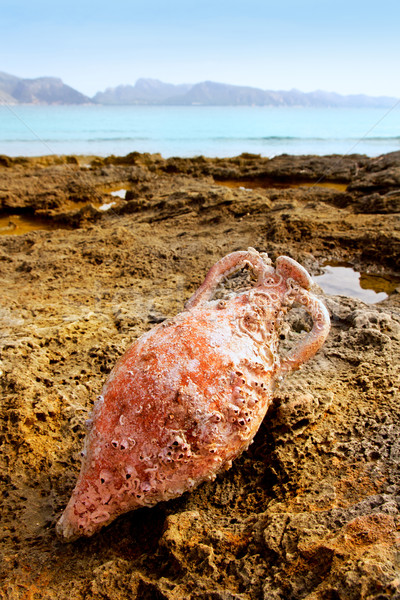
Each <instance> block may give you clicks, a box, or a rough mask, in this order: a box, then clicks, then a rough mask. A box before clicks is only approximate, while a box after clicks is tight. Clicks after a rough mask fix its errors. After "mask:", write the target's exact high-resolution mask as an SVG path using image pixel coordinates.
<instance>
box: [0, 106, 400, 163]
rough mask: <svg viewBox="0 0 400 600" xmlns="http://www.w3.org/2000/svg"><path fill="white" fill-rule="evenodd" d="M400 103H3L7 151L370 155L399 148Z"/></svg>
mask: <svg viewBox="0 0 400 600" xmlns="http://www.w3.org/2000/svg"><path fill="white" fill-rule="evenodd" d="M399 115H400V108H399V107H397V108H396V109H394V110H393V111H391V112H390V113H387V109H378V108H374V109H367V108H362V109H354V108H353V109H351V108H310V107H271V106H263V107H260V106H100V105H97V106H96V105H83V106H56V105H54V106H40V105H37V106H35V105H16V106H13V107H8V106H5V105H3V106H0V154H6V155H9V156H18V155H22V156H40V155H44V154H83V155H97V156H108V155H110V154H116V155H119V156H121V155H125V154H128V153H129V152H133V151H138V152H151V153H156V152H159V153H161V154H162V156H164V157H165V158H168V157H170V156H182V157H185V156H186V157H187V156H198V155H204V156H210V157H216V156H219V157H227V156H237V155H239V154H241V153H242V152H250V153H255V154H261V156H268V157H272V156H276V155H278V154H283V153H287V154H318V155H323V154H351V153H352V152H357V153H359V154H367V155H368V156H378V155H380V154H384V153H386V152H392V151H394V150H398V149H399V148H400V137H399Z"/></svg>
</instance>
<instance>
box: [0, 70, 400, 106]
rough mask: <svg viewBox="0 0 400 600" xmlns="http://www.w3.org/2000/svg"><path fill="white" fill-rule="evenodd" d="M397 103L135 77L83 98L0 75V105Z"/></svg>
mask: <svg viewBox="0 0 400 600" xmlns="http://www.w3.org/2000/svg"><path fill="white" fill-rule="evenodd" d="M397 101H398V99H397V98H393V97H389V96H367V95H364V94H352V95H348V96H344V95H341V94H337V93H335V92H326V91H322V90H317V91H314V92H301V91H299V90H296V89H293V90H288V91H283V90H278V91H273V90H262V89H260V88H254V87H248V86H240V85H230V84H225V83H217V82H213V81H203V82H201V83H196V84H180V85H175V84H172V83H164V82H162V81H159V80H158V79H146V78H142V79H138V80H137V81H136V83H135V84H134V85H119V86H117V87H114V88H107V89H106V90H104V91H102V92H101V91H99V92H97V93H96V94H95V95H94V96H93V97H89V96H86V95H85V94H82V93H81V92H79V91H78V90H76V89H74V88H72V87H70V86H68V85H66V84H65V83H63V81H62V80H61V79H60V78H57V77H38V78H35V79H26V78H25V79H24V78H21V77H17V76H15V75H10V74H8V73H3V72H0V104H9V105H15V104H43V105H47V104H61V105H62V104H69V105H82V104H99V105H113V106H116V105H120V106H284V107H302V106H303V107H310V108H324V107H326V108H390V107H392V106H394V105H395V103H396V102H397Z"/></svg>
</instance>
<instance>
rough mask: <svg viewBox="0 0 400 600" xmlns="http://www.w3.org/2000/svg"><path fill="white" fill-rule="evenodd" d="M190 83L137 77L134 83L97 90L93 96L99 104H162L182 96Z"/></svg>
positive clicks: (188, 88)
mask: <svg viewBox="0 0 400 600" xmlns="http://www.w3.org/2000/svg"><path fill="white" fill-rule="evenodd" d="M191 87H192V86H191V85H186V84H181V85H173V84H172V83H163V82H162V81H159V80H158V79H138V80H137V82H136V83H135V85H119V86H118V87H116V88H107V89H106V90H105V91H104V92H97V94H96V95H95V96H94V97H93V101H94V102H98V103H99V104H162V103H163V102H165V101H166V100H168V98H170V97H173V96H183V95H184V94H185V93H186V92H188V91H189V90H190V89H191Z"/></svg>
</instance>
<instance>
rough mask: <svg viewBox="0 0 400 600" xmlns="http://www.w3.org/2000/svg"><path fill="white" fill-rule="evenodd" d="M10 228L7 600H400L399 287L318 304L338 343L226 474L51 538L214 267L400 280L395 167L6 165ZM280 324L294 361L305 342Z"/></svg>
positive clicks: (320, 162)
mask: <svg viewBox="0 0 400 600" xmlns="http://www.w3.org/2000/svg"><path fill="white" fill-rule="evenodd" d="M0 224H1V225H0V233H3V234H5V235H1V236H0V260H1V280H2V294H1V304H0V311H1V332H2V336H1V342H0V343H1V364H0V369H1V403H0V419H1V456H0V477H1V503H2V505H1V513H0V514H1V531H0V538H1V542H0V544H1V548H0V549H1V559H2V560H1V566H0V598H1V600H23V599H35V600H39V599H46V600H47V599H48V600H50V599H57V600H64V599H65V600H67V599H69V600H106V599H107V600H108V599H110V600H125V599H126V600H128V599H129V600H130V599H136V598H137V599H138V600H145V599H150V598H151V599H153V598H154V599H157V600H158V599H163V600H178V599H181V598H190V599H191V600H192V599H193V600H195V599H196V600H197V599H198V600H200V599H201V600H253V599H254V600H256V599H257V600H258V599H264V600H270V599H271V600H298V599H303V598H304V599H308V600H353V599H354V600H355V599H359V598H360V599H361V598H362V599H369V600H372V599H376V600H378V599H379V600H384V599H386V598H387V599H389V598H399V599H400V576H399V573H400V562H399V555H400V518H399V514H400V513H399V511H400V470H399V459H400V402H399V400H400V398H399V384H400V373H399V371H400V369H399V356H400V352H399V351H400V289H399V288H398V289H397V291H396V290H394V291H393V293H391V295H389V297H388V298H387V299H386V300H384V301H383V302H380V303H378V304H374V305H368V304H365V303H363V302H361V301H360V300H357V299H354V298H348V297H344V296H327V295H325V294H324V293H323V291H322V290H321V289H319V288H318V287H317V286H315V290H314V291H315V292H316V293H317V294H319V295H320V296H321V297H322V298H323V300H324V302H325V304H326V306H327V307H328V309H329V312H330V314H331V319H332V330H331V333H330V336H329V338H328V340H327V342H326V343H325V345H324V347H323V349H322V350H321V351H320V352H319V353H318V355H317V356H316V357H315V358H314V359H313V360H312V361H310V362H309V363H307V365H305V366H304V368H303V369H302V370H301V371H299V372H297V373H295V374H294V375H291V376H290V377H288V378H287V379H286V380H285V381H284V382H283V383H282V384H281V385H280V386H279V388H277V390H276V395H275V400H274V404H273V406H272V408H271V409H270V411H269V412H268V414H267V416H266V418H265V420H264V423H263V425H262V427H261V428H260V430H259V432H258V434H257V436H256V438H255V443H254V444H253V445H252V446H251V448H250V450H249V451H247V452H246V453H245V454H243V455H242V456H241V457H240V458H239V459H238V460H237V461H236V462H235V463H234V464H233V466H232V468H231V469H230V470H229V471H227V472H226V473H224V474H222V475H220V476H219V477H218V478H217V480H216V481H215V482H212V483H207V484H203V485H201V486H200V487H199V488H197V489H196V490H195V491H194V492H193V493H191V494H185V495H184V496H182V497H181V498H178V499H176V500H173V501H170V502H168V503H162V504H159V505H158V506H156V507H155V508H152V509H140V510H138V511H135V512H133V513H130V514H127V515H124V516H122V517H120V518H119V519H118V520H117V521H115V522H114V523H112V524H111V525H110V526H109V527H108V528H106V529H105V530H104V531H102V532H100V533H99V534H98V535H96V536H94V537H93V538H90V539H80V540H78V541H76V542H73V543H71V544H63V543H62V542H61V541H59V540H58V539H57V537H56V535H55V523H56V521H57V519H58V517H59V516H60V514H61V512H62V510H63V508H64V507H65V505H66V503H67V501H68V498H69V496H70V493H71V490H72V488H73V487H74V484H75V480H76V477H77V474H78V471H79V466H80V457H79V453H80V450H81V446H82V440H83V438H84V436H85V420H86V419H87V418H88V415H89V414H90V410H91V407H92V405H93V402H94V400H95V398H96V396H97V395H98V394H99V393H100V390H101V387H102V384H103V383H104V380H105V378H106V376H107V374H108V373H109V371H110V370H111V368H112V367H113V365H114V364H115V361H116V360H117V358H118V357H119V356H120V355H121V354H122V353H123V352H124V350H125V349H126V347H127V346H128V345H129V344H130V343H131V342H132V341H133V340H134V339H135V338H136V337H137V336H138V335H140V334H141V333H143V332H144V331H146V330H148V329H149V328H150V327H152V326H153V325H154V324H155V323H159V322H161V321H162V320H164V319H165V318H167V317H169V316H172V315H174V314H176V313H177V312H179V311H180V310H182V308H183V304H184V302H185V300H186V299H187V298H188V297H189V296H190V295H191V294H192V293H193V291H194V290H195V289H196V288H197V287H198V285H199V284H200V283H201V282H202V280H203V279H204V276H205V274H206V272H207V270H208V268H209V267H210V266H212V264H214V262H216V261H217V260H218V259H219V258H221V257H222V256H224V255H225V254H227V253H229V252H232V251H234V250H242V249H246V248H247V247H248V246H252V247H255V248H256V249H257V250H259V251H263V252H268V254H269V255H270V257H271V258H272V260H275V259H276V258H277V257H278V256H279V255H281V254H287V255H289V256H291V257H293V258H294V259H296V260H297V261H299V262H300V263H302V264H303V265H304V266H305V267H306V268H307V269H308V270H309V271H310V273H311V274H312V275H318V274H319V273H321V269H322V267H323V265H324V264H325V263H326V262H329V263H330V264H343V263H346V264H351V265H352V266H353V267H354V268H356V269H357V270H359V271H362V272H363V273H369V272H372V273H378V274H382V275H386V276H388V277H389V278H390V277H393V278H394V277H396V276H397V277H398V276H399V274H400V152H396V153H392V154H387V155H384V156H381V157H377V158H368V157H366V156H361V155H351V156H346V157H343V156H326V157H316V156H298V157H294V156H286V155H283V156H279V157H276V158H274V159H264V158H260V157H259V156H253V155H248V154H247V155H246V154H244V155H241V156H239V157H236V158H231V159H208V158H204V157H197V158H192V159H182V158H170V159H163V158H162V157H161V156H159V155H147V154H138V153H132V154H130V155H128V156H126V157H113V156H112V157H108V158H105V159H102V158H97V157H80V156H69V157H41V158H30V159H28V158H10V157H6V156H0ZM38 228H39V229H38ZM19 229H21V231H24V233H23V235H16V233H18V232H19ZM288 325H290V327H289V326H287V327H286V328H284V330H283V336H286V338H287V340H283V343H286V341H288V343H289V341H290V339H291V338H292V337H293V336H295V337H296V336H298V335H301V332H302V331H304V330H307V329H308V327H309V324H308V321H307V319H306V318H305V316H304V315H303V314H302V313H300V312H298V311H291V313H290V317H289V322H288ZM291 332H292V333H291Z"/></svg>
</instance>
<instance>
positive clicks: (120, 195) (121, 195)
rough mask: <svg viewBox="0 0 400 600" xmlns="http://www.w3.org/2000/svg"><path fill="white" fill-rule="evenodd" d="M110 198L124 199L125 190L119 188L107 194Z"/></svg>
mask: <svg viewBox="0 0 400 600" xmlns="http://www.w3.org/2000/svg"><path fill="white" fill-rule="evenodd" d="M109 194H110V195H111V196H116V197H117V198H122V199H125V194H126V189H125V188H121V189H120V190H114V191H113V192H109Z"/></svg>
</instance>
